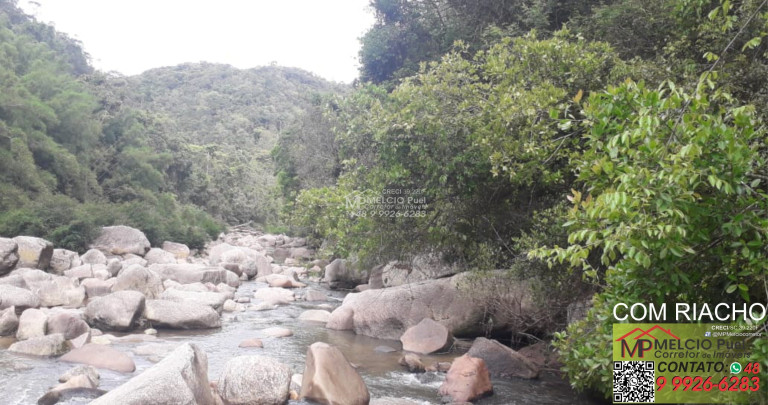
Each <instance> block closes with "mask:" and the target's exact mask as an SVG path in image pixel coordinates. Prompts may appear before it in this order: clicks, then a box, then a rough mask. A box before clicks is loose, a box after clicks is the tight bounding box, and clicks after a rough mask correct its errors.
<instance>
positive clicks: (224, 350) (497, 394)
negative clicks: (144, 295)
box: [0, 281, 598, 405]
mask: <svg viewBox="0 0 768 405" xmlns="http://www.w3.org/2000/svg"><path fill="white" fill-rule="evenodd" d="M310 287H311V288H315V289H319V288H321V287H320V286H318V285H316V284H311V285H310ZM257 288H268V287H267V285H266V284H263V283H257V282H254V281H248V282H244V283H243V284H242V285H241V286H240V287H239V288H238V291H237V293H236V297H253V292H254V291H255V289H257ZM324 292H325V293H326V294H327V295H329V296H330V297H331V301H329V302H304V301H296V302H293V303H291V305H285V306H280V307H278V308H277V309H274V310H269V311H253V310H247V311H245V312H235V313H227V312H225V313H224V314H223V315H222V327H221V328H220V329H213V330H208V331H200V330H196V331H171V330H160V331H159V332H158V334H157V340H154V341H151V342H122V341H120V342H117V341H116V342H114V343H113V346H114V347H115V348H116V349H118V350H122V351H126V352H130V351H131V350H133V349H135V348H137V347H140V346H143V345H147V344H153V343H165V344H167V345H169V346H171V345H174V344H180V343H183V342H190V343H194V344H197V345H199V346H200V347H201V348H202V349H203V350H204V351H205V352H206V353H207V355H208V376H209V378H210V379H211V380H212V381H215V380H216V379H218V375H219V374H220V372H221V371H222V370H223V369H224V365H225V364H226V362H227V360H229V359H231V358H232V357H235V356H241V355H252V354H258V355H266V356H270V357H273V358H275V359H277V360H279V361H281V362H283V363H285V364H287V365H289V366H290V367H291V368H292V369H293V371H294V373H301V372H303V369H304V361H305V357H306V350H307V347H308V346H309V345H310V344H312V343H314V342H318V341H322V342H326V343H329V344H332V345H335V346H336V347H338V348H339V349H341V351H342V352H343V353H344V355H345V356H346V357H347V359H348V360H349V361H350V362H352V363H353V364H355V365H357V366H358V372H359V373H360V375H361V376H362V377H363V380H364V381H365V383H366V384H367V386H368V389H369V390H370V392H371V398H380V397H396V398H408V399H412V400H416V401H418V402H421V403H423V404H439V403H440V397H439V396H438V394H437V390H438V388H439V387H440V384H441V383H442V382H443V380H444V378H445V374H442V373H434V372H432V373H422V374H413V373H410V372H407V371H406V370H405V369H404V368H403V367H402V366H400V365H398V359H399V358H400V356H401V353H400V350H401V345H400V342H399V341H395V340H381V339H374V338H370V337H366V336H361V335H356V334H354V333H353V332H349V331H334V330H329V329H326V328H325V327H324V326H323V325H322V324H317V323H311V322H303V321H299V320H298V319H297V318H298V316H299V314H301V313H302V312H303V311H305V310H307V309H327V310H329V311H332V309H333V308H335V307H337V306H338V305H340V303H341V299H342V298H343V293H341V292H337V291H327V290H324ZM296 293H297V295H301V289H298V290H296ZM272 326H281V327H285V328H289V329H291V330H292V331H293V332H294V335H293V336H291V337H287V338H262V336H261V335H260V330H261V329H265V328H268V327H272ZM115 335H118V336H121V335H119V334H115ZM150 338H151V337H150ZM249 338H262V341H263V343H264V348H263V349H259V348H239V347H238V344H239V343H240V342H241V341H243V340H245V339H249ZM12 342H13V340H12V339H5V340H0V348H2V349H5V348H7V347H8V346H9V345H10V344H11V343H12ZM378 346H390V347H392V348H394V349H396V350H397V351H395V352H391V353H381V352H378V351H376V350H375V348H376V347H378ZM129 354H131V355H132V356H133V358H134V361H135V363H136V372H135V373H133V374H121V373H116V372H112V371H109V370H99V372H100V374H101V385H100V387H99V388H101V389H105V390H109V389H112V388H115V387H117V386H119V385H120V384H122V383H124V382H125V381H127V380H128V379H130V378H131V377H132V376H134V375H137V374H138V373H141V372H142V371H144V370H146V369H147V368H149V367H151V366H152V365H153V364H154V363H153V362H151V361H149V360H148V358H147V357H145V356H143V355H136V354H133V353H132V352H130V353H129ZM460 354H461V353H460V352H453V353H448V354H442V355H436V356H422V358H423V359H424V360H425V361H424V363H425V364H430V363H432V362H434V361H436V360H450V359H452V358H453V357H456V356H458V355H460ZM72 367H73V364H71V363H64V362H61V361H58V360H55V359H48V358H34V357H30V356H22V355H18V354H14V353H10V352H8V351H7V350H0V392H2V398H1V399H0V404H2V405H6V404H8V405H12V404H13V405H15V404H19V405H21V404H25V405H26V404H35V403H36V402H37V399H38V398H39V397H40V396H42V395H43V394H44V393H45V392H46V391H47V390H48V389H49V388H50V387H52V386H53V385H55V384H56V383H57V379H58V377H59V376H60V375H61V374H63V373H64V372H65V371H67V370H68V369H70V368H72ZM493 385H494V394H493V395H492V396H490V397H487V398H484V399H482V400H480V401H478V402H477V404H480V405H514V404H520V405H523V404H574V405H590V404H597V403H598V402H595V401H594V400H592V399H589V398H586V397H584V396H581V395H577V394H576V393H575V392H573V391H572V390H571V388H570V387H569V386H568V384H567V383H566V382H565V381H563V380H562V379H560V378H558V377H557V376H554V375H552V374H547V373H544V375H543V376H542V378H540V379H539V380H534V381H528V380H522V379H494V380H493ZM87 403H88V400H86V399H82V398H72V399H69V400H67V401H63V402H59V404H68V405H75V404H87ZM290 403H291V404H297V405H298V404H308V403H307V402H303V401H291V402H290Z"/></svg>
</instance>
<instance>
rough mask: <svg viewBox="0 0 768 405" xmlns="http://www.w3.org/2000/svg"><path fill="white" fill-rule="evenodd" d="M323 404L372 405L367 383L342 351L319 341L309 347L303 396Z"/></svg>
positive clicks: (301, 394)
mask: <svg viewBox="0 0 768 405" xmlns="http://www.w3.org/2000/svg"><path fill="white" fill-rule="evenodd" d="M299 396H300V397H301V398H302V399H304V398H306V399H309V400H312V401H316V402H319V403H321V404H345V405H368V402H369V401H370V394H369V393H368V387H366V386H365V382H363V379H362V378H360V375H359V374H358V373H357V371H356V370H355V369H354V368H353V367H352V365H350V364H349V362H348V361H347V359H346V357H344V354H343V353H341V351H339V349H337V348H335V347H333V346H331V345H328V344H327V343H323V342H317V343H313V344H312V345H311V346H309V349H308V350H307V361H306V365H305V367H304V376H303V379H302V382H301V393H300V394H299Z"/></svg>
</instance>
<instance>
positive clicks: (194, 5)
mask: <svg viewBox="0 0 768 405" xmlns="http://www.w3.org/2000/svg"><path fill="white" fill-rule="evenodd" d="M34 3H37V4H39V6H37V5H35V4H34ZM19 6H20V7H21V8H22V9H24V11H25V12H27V13H28V14H32V15H35V16H36V17H37V19H38V20H40V21H42V22H46V23H52V24H53V25H54V26H55V27H56V29H57V30H58V31H61V32H65V33H67V34H69V35H70V36H72V37H74V38H77V39H79V40H80V41H82V43H83V46H84V48H85V51H86V52H88V53H89V54H90V55H91V58H92V63H93V65H94V66H95V67H96V68H97V69H100V70H103V71H113V70H114V71H118V72H120V73H123V74H125V75H135V74H138V73H141V72H143V71H145V70H147V69H151V68H156V67H161V66H171V65H177V64H180V63H184V62H200V61H206V62H214V63H226V64H230V65H233V66H235V67H238V68H242V69H246V68H251V67H256V66H264V65H268V64H269V63H271V62H277V64H278V65H281V66H293V67H299V68H302V69H305V70H308V71H310V72H313V73H315V74H317V75H319V76H321V77H324V78H326V79H329V80H333V81H339V82H347V83H348V82H351V81H352V80H354V79H355V78H356V77H357V75H358V72H357V69H358V66H359V64H358V62H357V52H358V50H359V49H360V42H359V41H358V38H359V37H361V36H362V35H363V34H364V33H365V31H366V30H367V29H368V28H369V27H371V25H373V14H372V12H371V11H370V9H369V8H368V0H215V1H214V0H37V1H35V2H32V1H29V0H20V1H19Z"/></svg>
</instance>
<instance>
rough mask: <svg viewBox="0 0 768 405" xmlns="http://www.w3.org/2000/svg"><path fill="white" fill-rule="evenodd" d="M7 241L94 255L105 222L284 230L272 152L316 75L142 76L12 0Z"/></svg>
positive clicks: (156, 229) (201, 238)
mask: <svg viewBox="0 0 768 405" xmlns="http://www.w3.org/2000/svg"><path fill="white" fill-rule="evenodd" d="M0 75H1V76H2V79H0V86H1V87H2V88H0V166H2V167H1V169H0V234H2V235H6V236H9V235H10V236H13V235H35V236H42V237H45V238H47V239H49V240H51V241H52V242H53V243H54V244H55V245H56V246H59V247H63V248H70V249H74V250H82V249H84V248H85V247H86V246H87V245H88V243H89V242H90V240H91V239H92V238H93V237H94V231H95V230H97V229H98V227H99V226H102V225H108V224H126V225H132V226H135V227H137V228H140V229H142V230H144V231H145V232H146V233H147V236H148V237H149V238H150V239H151V240H152V242H153V243H155V244H157V243H161V242H162V241H163V240H175V241H178V242H184V243H187V244H189V245H190V246H193V247H200V246H202V244H203V243H204V242H205V241H206V240H207V239H209V238H210V237H211V236H215V235H217V234H218V232H220V231H221V230H222V229H223V225H224V224H226V223H232V224H234V223H243V222H249V221H251V222H254V223H259V224H261V225H265V224H270V225H276V224H277V222H278V218H277V214H278V211H279V204H280V195H279V194H280V193H279V192H278V191H277V190H276V188H275V184H276V183H275V173H274V171H275V169H274V166H273V163H272V162H273V161H272V158H271V157H270V151H271V149H272V148H273V146H274V144H275V142H276V139H277V137H278V136H279V134H280V132H281V130H282V129H283V128H284V127H285V126H286V124H287V123H288V122H290V121H292V120H293V119H294V117H296V116H298V115H299V113H300V112H302V111H304V110H306V109H308V108H309V107H310V106H311V105H312V103H313V100H314V99H315V98H316V97H317V96H316V94H324V93H330V92H337V91H341V90H342V88H341V87H340V86H337V85H332V84H330V83H328V82H326V81H324V80H322V79H320V78H318V77H316V76H313V75H312V74H310V73H307V72H304V71H301V70H298V69H291V68H282V67H277V66H270V67H263V68H256V69H250V70H238V69H234V68H232V67H230V66H225V65H214V64H206V63H202V64H188V65H182V66H176V67H169V68H160V69H155V70H152V71H149V72H145V73H144V74H142V75H139V76H134V77H122V76H119V75H114V74H106V73H103V72H98V71H95V70H94V69H92V68H91V67H90V65H89V63H88V55H86V54H85V53H84V52H83V50H82V48H81V46H80V44H79V43H78V42H77V41H75V40H73V39H71V38H69V37H67V36H66V35H64V34H62V33H59V32H56V31H55V30H54V29H53V28H52V27H50V26H48V25H45V24H41V23H38V22H36V21H35V20H34V19H33V18H31V17H29V16H27V15H25V14H24V13H23V12H22V11H21V10H19V9H18V8H16V6H15V2H14V1H2V2H0Z"/></svg>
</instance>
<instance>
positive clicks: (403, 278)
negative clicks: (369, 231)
mask: <svg viewBox="0 0 768 405" xmlns="http://www.w3.org/2000/svg"><path fill="white" fill-rule="evenodd" d="M459 271H460V268H459V266H457V265H456V264H449V263H447V262H446V261H445V260H444V259H443V256H442V255H441V254H439V253H425V254H420V255H416V256H415V257H414V258H413V260H411V261H410V262H402V261H393V262H389V263H388V264H387V265H386V266H384V268H382V270H381V282H382V286H383V287H396V286H399V285H403V284H408V283H413V282H417V281H424V280H434V279H438V278H443V277H449V276H452V275H454V274H457V273H459Z"/></svg>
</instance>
